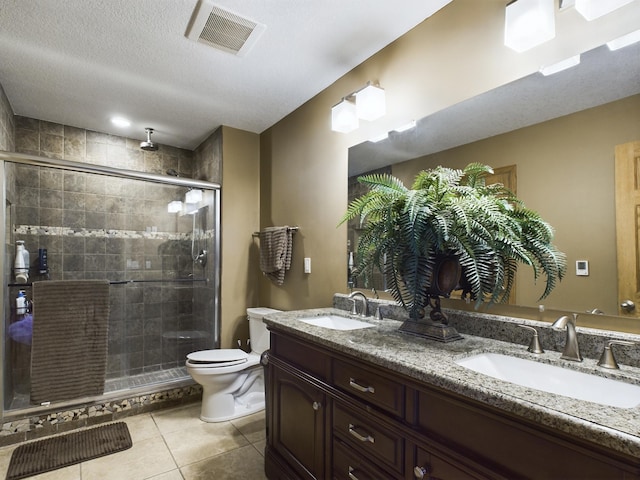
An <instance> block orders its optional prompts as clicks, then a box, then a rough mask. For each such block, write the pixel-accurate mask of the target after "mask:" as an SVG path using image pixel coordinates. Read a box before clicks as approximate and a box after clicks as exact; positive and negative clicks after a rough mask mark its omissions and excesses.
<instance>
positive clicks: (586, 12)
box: [575, 0, 633, 21]
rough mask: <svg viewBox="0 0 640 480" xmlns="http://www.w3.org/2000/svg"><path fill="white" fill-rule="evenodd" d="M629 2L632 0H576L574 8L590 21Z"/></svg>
mask: <svg viewBox="0 0 640 480" xmlns="http://www.w3.org/2000/svg"><path fill="white" fill-rule="evenodd" d="M631 2H633V0H576V3H575V8H576V10H577V11H578V12H580V15H582V16H583V17H584V18H586V19H587V20H588V21H591V20H595V19H596V18H599V17H602V16H603V15H606V14H607V13H611V12H613V11H614V10H617V9H618V8H620V7H622V6H624V5H626V4H627V3H631Z"/></svg>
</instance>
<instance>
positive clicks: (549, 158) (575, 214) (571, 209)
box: [349, 44, 640, 315]
mask: <svg viewBox="0 0 640 480" xmlns="http://www.w3.org/2000/svg"><path fill="white" fill-rule="evenodd" d="M638 78H640V45H637V44H636V45H633V46H630V47H627V48H626V49H622V50H618V51H615V52H610V51H609V50H608V49H607V48H606V47H600V48H598V49H595V50H593V51H591V52H587V53H586V54H583V56H582V63H581V65H580V66H578V67H575V68H573V69H571V70H567V71H565V72H561V73H559V74H556V75H554V76H551V77H544V76H542V75H540V74H534V75H531V76H529V77H525V78H523V79H521V80H518V81H516V82H513V83H511V84H508V85H505V86H503V87H500V88H498V89H496V90H493V91H491V92H487V93H486V94H483V95H481V96H479V97H475V98H473V99H470V100H468V101H466V102H463V103H461V104H458V105H455V106H453V107H451V108H448V109H446V110H445V111H442V112H438V113H436V114H433V115H431V116H429V117H426V118H424V119H422V120H420V121H418V122H417V127H416V128H415V129H414V130H411V131H408V132H404V133H402V134H395V133H393V132H392V134H390V136H389V139H387V140H385V141H383V142H379V143H372V142H364V143H363V144H360V145H356V146H354V147H352V148H351V149H350V150H349V175H350V177H354V178H353V179H352V178H350V185H351V184H352V181H353V180H354V179H355V178H356V177H357V176H358V175H360V174H362V173H364V172H368V171H370V170H375V169H378V168H382V167H386V168H388V169H390V170H391V173H392V174H393V175H394V176H396V177H398V178H400V179H401V180H403V181H405V182H406V181H410V179H412V178H413V177H414V176H415V174H416V173H417V172H418V171H420V170H423V169H425V168H433V167H435V166H437V165H444V166H447V167H453V168H463V167H464V166H465V165H467V164H468V163H470V162H480V163H485V164H488V165H491V166H493V167H494V168H495V167H504V166H507V165H515V166H516V167H517V172H518V177H517V185H518V186H517V188H518V197H519V198H520V199H522V200H523V201H524V203H525V204H526V206H527V207H529V208H531V209H533V210H535V211H537V212H538V213H539V214H540V215H541V216H542V218H544V219H545V220H546V221H548V222H549V223H550V224H551V225H553V226H554V228H555V230H556V238H555V242H554V243H555V244H556V245H557V246H558V248H559V249H560V250H561V251H563V252H565V253H566V254H567V260H568V265H569V268H568V271H567V275H566V277H565V278H564V279H563V280H562V282H560V284H559V285H558V287H557V288H556V289H555V290H554V292H553V293H552V294H551V295H550V296H549V297H548V298H547V299H545V300H544V305H545V308H547V309H558V310H569V311H574V312H592V311H594V310H596V309H598V310H599V311H602V312H604V313H605V314H607V315H618V314H621V315H625V312H620V311H619V305H618V304H619V300H618V273H617V268H616V261H617V260H616V259H617V252H616V222H615V214H616V209H615V178H614V153H615V148H616V145H620V144H624V143H628V142H632V141H634V140H640V82H638V80H637V79H638ZM351 235H352V232H351V230H350V238H349V241H350V242H351V243H350V245H353V246H355V243H354V242H355V241H356V237H353V238H352V237H351ZM349 250H351V246H350V247H349ZM578 261H580V262H582V261H587V262H588V265H589V275H587V276H585V275H578V274H577V272H576V262H578ZM542 291H543V284H542V282H541V283H539V284H536V283H535V282H534V278H533V276H532V274H531V271H530V269H526V268H520V269H519V273H518V278H517V290H516V302H517V304H519V305H523V306H529V307H537V305H538V303H539V301H538V298H539V297H540V295H541V293H542Z"/></svg>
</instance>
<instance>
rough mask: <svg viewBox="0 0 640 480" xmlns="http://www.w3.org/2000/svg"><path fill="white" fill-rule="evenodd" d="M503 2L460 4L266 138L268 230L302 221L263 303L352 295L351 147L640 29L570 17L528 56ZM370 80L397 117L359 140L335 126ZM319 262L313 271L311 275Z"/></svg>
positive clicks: (627, 18)
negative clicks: (307, 267)
mask: <svg viewBox="0 0 640 480" xmlns="http://www.w3.org/2000/svg"><path fill="white" fill-rule="evenodd" d="M504 7H505V2H504V1H503V0H483V1H478V0H454V1H453V2H452V3H451V4H449V5H448V6H447V7H445V8H444V9H442V10H441V11H440V12H438V13H436V14H435V15H434V16H433V17H431V18H429V19H427V20H426V21H425V22H423V23H422V24H420V25H418V26H417V27H416V28H414V29H413V30H412V31H410V32H409V33H407V34H406V35H404V36H403V37H401V38H400V39H398V40H397V41H396V42H394V43H392V44H391V45H389V46H388V47H387V48H385V49H384V50H382V51H381V52H379V53H378V54H376V55H374V56H373V57H371V58H370V59H368V60H367V61H365V62H364V63H363V64H362V65H360V66H359V67H357V68H356V69H354V70H353V71H351V72H350V73H348V74H347V75H345V76H344V77H343V78H341V79H339V80H338V81H336V82H335V83H334V84H333V85H331V86H329V87H328V88H327V89H326V90H324V91H323V92H321V93H320V94H319V95H317V96H316V97H314V98H313V99H312V100H310V101H309V102H307V103H306V104H304V105H303V106H301V107H300V108H299V109H298V110H296V111H295V112H293V113H292V114H290V115H289V116H287V117H286V118H284V119H283V120H282V121H280V122H278V123H277V124H276V125H274V126H273V127H271V128H270V129H269V130H267V131H266V132H264V133H263V134H262V135H261V162H262V165H261V175H262V185H261V188H262V194H261V199H260V201H261V219H260V223H261V226H262V227H264V226H268V225H278V224H289V225H299V226H300V232H299V233H298V234H297V235H296V238H295V241H294V252H293V264H292V271H291V272H289V273H288V274H287V277H286V279H285V284H284V285H283V286H282V287H276V286H273V285H271V284H269V283H267V282H265V281H264V280H263V281H262V283H261V290H260V302H261V303H262V304H263V305H265V306H271V307H274V308H281V309H297V308H308V307H318V306H327V305H330V304H331V299H332V295H333V293H335V292H344V291H346V281H347V280H346V277H347V274H346V255H347V248H346V227H345V226H342V227H340V228H338V229H336V224H337V222H338V220H339V219H340V217H341V216H342V215H343V213H344V211H345V208H346V199H347V148H348V147H349V146H352V145H355V144H358V143H360V142H362V141H364V140H365V139H367V138H369V137H370V136H372V135H373V134H376V133H381V132H384V131H388V130H391V129H393V128H394V127H396V126H398V125H401V124H404V123H406V122H407V121H408V120H410V119H417V118H422V117H424V116H426V115H428V114H430V113H433V112H435V111H438V110H440V109H442V108H445V107H447V106H450V105H452V104H455V103H457V102H459V101H462V100H465V99H467V98H470V97H473V96H475V95H477V94H479V93H482V92H485V91H487V90H490V89H492V88H495V87H497V86H500V85H502V84H505V83H508V82H510V81H513V80H515V79H518V78H521V77H523V76H525V75H528V74H530V73H533V72H535V71H537V70H538V68H539V67H540V65H542V64H550V63H554V62H556V61H559V60H562V59H563V58H566V57H567V56H570V55H573V54H575V53H579V52H583V51H587V50H590V49H592V48H594V47H597V46H599V45H602V44H603V43H605V42H606V41H608V40H611V39H613V38H616V37H617V36H619V35H621V34H623V33H628V32H630V31H633V30H635V29H637V24H638V23H639V22H640V11H639V10H640V9H637V8H636V9H635V10H633V11H632V14H629V10H628V9H627V10H625V11H622V12H614V13H613V14H610V15H608V16H607V17H606V18H605V19H604V20H602V19H601V20H598V21H593V22H585V21H584V19H581V18H580V17H579V15H578V14H577V13H576V12H575V11H573V10H572V11H566V12H560V13H559V14H558V15H557V17H556V20H557V25H556V26H557V31H558V35H557V37H556V39H554V40H552V41H550V42H547V43H546V44H544V45H542V46H540V47H538V48H535V49H533V50H531V51H529V52H526V53H524V54H518V53H515V52H513V51H512V50H510V49H508V48H506V47H505V46H504V45H503V25H504ZM368 80H371V81H379V82H380V85H381V86H382V87H384V88H385V90H386V93H387V115H386V116H385V117H384V118H382V119H380V120H377V121H375V122H371V123H367V122H362V124H361V128H359V129H358V130H356V131H355V132H353V133H351V134H347V135H344V134H340V133H335V132H332V131H331V129H330V111H331V107H332V106H333V105H334V104H335V103H337V102H338V101H339V100H340V98H341V97H342V96H344V95H345V94H346V93H348V92H351V91H353V90H356V89H357V88H359V87H361V86H363V85H364V84H365V83H366V82H367V81H368ZM304 257H311V259H312V273H311V274H308V275H306V274H303V273H302V265H303V258H304Z"/></svg>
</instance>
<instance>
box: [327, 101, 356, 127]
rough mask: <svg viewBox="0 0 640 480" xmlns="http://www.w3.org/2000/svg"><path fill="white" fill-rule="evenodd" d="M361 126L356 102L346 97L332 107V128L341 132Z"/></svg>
mask: <svg viewBox="0 0 640 480" xmlns="http://www.w3.org/2000/svg"><path fill="white" fill-rule="evenodd" d="M359 126H360V122H359V120H358V114H357V112H356V104H355V103H354V102H352V101H350V100H348V99H347V98H346V97H345V98H343V99H342V101H341V102H340V103H338V104H337V105H334V106H333V107H332V108H331V130H333V131H334V132H340V133H349V132H353V131H354V130H355V129H356V128H358V127H359Z"/></svg>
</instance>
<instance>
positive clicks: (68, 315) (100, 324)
mask: <svg viewBox="0 0 640 480" xmlns="http://www.w3.org/2000/svg"><path fill="white" fill-rule="evenodd" d="M32 300H33V338H32V344H31V403H34V404H41V403H43V402H53V401H59V400H68V399H72V398H78V397H86V396H94V395H102V394H103V393H104V380H105V374H106V367H107V333H108V325H109V282H108V281H107V280H56V281H53V280H48V281H41V282H33V292H32Z"/></svg>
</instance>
